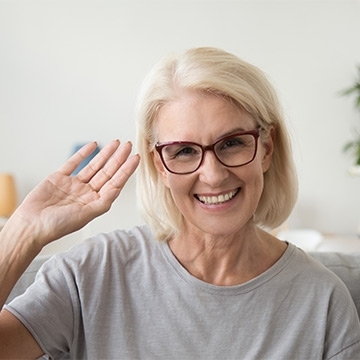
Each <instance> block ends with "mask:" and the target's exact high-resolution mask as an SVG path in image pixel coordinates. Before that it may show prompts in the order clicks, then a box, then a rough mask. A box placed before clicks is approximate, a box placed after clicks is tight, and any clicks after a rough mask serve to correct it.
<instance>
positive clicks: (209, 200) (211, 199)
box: [197, 189, 239, 205]
mask: <svg viewBox="0 0 360 360" xmlns="http://www.w3.org/2000/svg"><path fill="white" fill-rule="evenodd" d="M238 191H239V190H238V189H237V190H234V191H231V192H229V193H227V194H222V195H219V196H201V195H198V196H197V198H198V199H199V200H200V201H201V202H202V203H203V204H206V205H215V204H221V203H224V202H226V201H229V200H231V199H232V198H233V197H234V196H235V195H236V194H237V193H238Z"/></svg>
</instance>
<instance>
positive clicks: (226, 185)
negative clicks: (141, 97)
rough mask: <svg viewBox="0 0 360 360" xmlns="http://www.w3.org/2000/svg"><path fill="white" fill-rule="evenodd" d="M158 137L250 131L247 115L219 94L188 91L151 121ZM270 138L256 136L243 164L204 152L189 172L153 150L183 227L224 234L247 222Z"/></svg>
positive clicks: (208, 139)
mask: <svg viewBox="0 0 360 360" xmlns="http://www.w3.org/2000/svg"><path fill="white" fill-rule="evenodd" d="M155 126H156V130H157V134H158V142H168V141H191V142H196V143H198V144H202V145H209V144H212V143H214V142H215V141H216V140H218V139H220V138H222V137H224V136H226V135H230V134H233V133H235V132H239V131H248V130H254V129H256V128H257V125H256V123H255V121H254V119H253V118H252V116H251V115H250V114H248V113H247V112H245V111H243V110H240V109H239V108H237V107H235V106H234V105H232V104H231V103H229V102H228V101H226V100H225V99H223V98H222V97H219V96H216V95H213V94H209V93H205V92H195V91H187V92H184V93H182V94H181V95H180V96H179V97H178V98H177V99H176V100H174V101H172V102H169V103H167V104H166V105H164V106H163V107H162V108H161V110H160V111H159V114H158V117H157V120H156V124H155ZM272 149H273V141H272V139H271V137H269V139H268V140H266V141H261V140H260V139H259V140H258V150H257V154H256V157H255V159H254V160H253V161H252V162H251V163H249V164H247V165H244V166H240V167H227V166H225V165H223V164H221V163H220V162H219V161H218V160H217V158H216V157H215V154H214V153H213V152H211V151H206V152H205V154H204V159H203V162H202V165H201V166H200V168H199V169H198V170H197V171H195V172H194V173H191V174H186V175H177V174H173V173H170V172H169V171H168V170H166V169H165V167H164V166H163V164H162V162H161V159H160V156H159V154H158V153H157V152H154V162H155V165H156V167H157V169H158V171H159V172H160V174H161V177H162V180H163V182H164V184H165V186H167V187H168V188H169V189H170V192H171V194H172V197H173V199H174V201H175V203H176V205H177V207H178V209H179V211H180V212H181V213H182V215H183V216H184V219H185V228H186V229H187V231H197V232H199V231H200V232H202V233H206V234H211V235H215V236H227V235H231V234H236V233H238V232H240V231H242V230H244V229H245V228H246V226H247V224H249V223H250V222H251V219H252V216H253V214H254V213H255V210H256V208H257V205H258V202H259V199H260V196H261V193H262V189H263V173H264V172H265V171H266V170H267V169H268V168H269V166H270V161H271V154H272Z"/></svg>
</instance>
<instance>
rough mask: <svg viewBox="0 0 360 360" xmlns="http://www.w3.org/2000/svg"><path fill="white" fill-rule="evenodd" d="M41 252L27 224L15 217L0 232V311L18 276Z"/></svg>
mask: <svg viewBox="0 0 360 360" xmlns="http://www.w3.org/2000/svg"><path fill="white" fill-rule="evenodd" d="M40 251H41V246H40V245H39V244H38V242H36V241H35V239H34V231H33V229H32V228H31V226H29V224H27V223H25V222H22V221H21V219H19V218H18V217H16V215H15V216H14V217H12V218H10V219H9V221H8V222H7V223H6V225H5V226H4V228H3V229H2V231H1V232H0V309H1V308H2V306H3V305H4V303H5V301H6V299H7V298H8V296H9V295H10V292H11V290H12V289H13V287H14V286H15V284H16V282H17V281H18V279H19V278H20V276H21V275H22V274H23V273H24V271H25V270H26V268H27V267H28V266H29V265H30V263H31V261H32V260H33V259H34V258H35V257H36V255H38V253H39V252H40Z"/></svg>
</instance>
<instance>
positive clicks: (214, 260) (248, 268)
mask: <svg viewBox="0 0 360 360" xmlns="http://www.w3.org/2000/svg"><path fill="white" fill-rule="evenodd" d="M169 246H170V249H171V251H172V252H173V254H174V256H175V257H176V258H177V259H178V261H179V262H180V263H181V265H182V266H183V267H184V268H185V269H186V270H187V271H188V272H189V273H190V274H191V275H193V276H195V277H197V278H198V279H200V280H203V281H205V282H208V283H211V284H214V285H219V286H231V285H239V284H242V283H245V282H247V281H249V280H251V279H253V278H255V277H256V276H258V275H260V274H261V273H263V272H264V271H266V270H267V269H269V268H270V267H271V266H272V265H274V264H275V263H276V262H277V261H278V260H279V259H280V257H281V256H282V254H283V253H284V252H285V250H286V247H287V245H286V244H285V243H284V242H282V241H280V240H278V239H276V238H275V237H273V236H272V235H270V234H268V233H267V232H265V231H263V230H261V229H259V228H258V227H256V226H255V225H254V226H252V227H250V228H249V229H247V230H246V231H244V232H242V233H241V234H236V235H235V236H234V235H233V236H231V237H229V236H227V237H218V236H216V237H215V236H211V235H205V236H199V235H197V236H196V235H195V236H194V234H189V233H186V232H184V233H181V234H179V235H178V236H177V237H175V238H174V239H172V240H170V241H169Z"/></svg>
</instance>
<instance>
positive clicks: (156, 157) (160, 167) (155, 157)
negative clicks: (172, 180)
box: [151, 151, 169, 187]
mask: <svg viewBox="0 0 360 360" xmlns="http://www.w3.org/2000/svg"><path fill="white" fill-rule="evenodd" d="M151 157H152V160H153V163H154V165H155V168H156V170H157V171H158V172H159V174H160V176H161V178H162V181H163V183H164V185H165V186H166V187H169V185H168V179H167V171H166V169H165V167H164V165H163V163H162V161H161V159H160V155H159V153H157V152H156V151H152V152H151Z"/></svg>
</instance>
